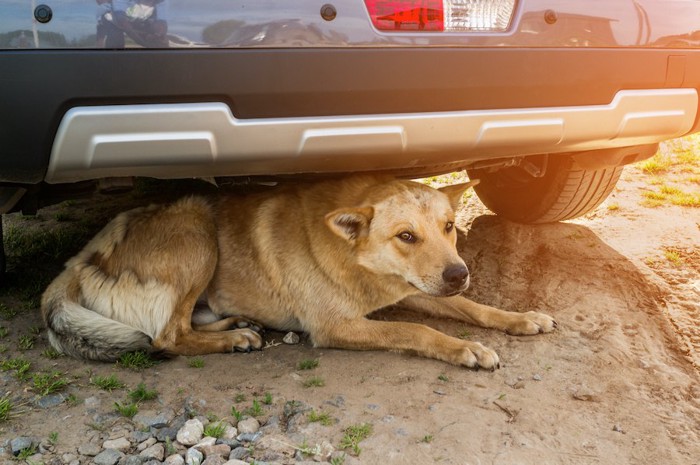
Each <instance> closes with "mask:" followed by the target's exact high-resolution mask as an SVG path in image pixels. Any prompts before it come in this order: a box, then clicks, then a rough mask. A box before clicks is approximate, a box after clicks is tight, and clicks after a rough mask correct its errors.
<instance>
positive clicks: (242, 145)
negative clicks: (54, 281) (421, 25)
mask: <svg viewBox="0 0 700 465" xmlns="http://www.w3.org/2000/svg"><path fill="white" fill-rule="evenodd" d="M697 108H698V94H697V91H696V90H695V89H652V90H623V91H620V92H618V93H617V94H616V95H615V97H614V98H613V100H612V101H611V102H610V103H608V104H606V105H588V106H570V107H550V108H529V109H500V110H471V111H452V112H427V113H404V114H380V115H354V116H333V117H299V118H292V117H288V118H257V119H247V120H244V119H239V118H236V117H234V116H233V114H232V113H231V111H230V109H229V107H228V106H227V105H226V104H223V103H218V102H212V103H175V104H164V105H120V106H94V107H88V106H82V107H77V108H73V109H71V110H70V111H68V113H66V115H65V117H64V118H63V120H62V121H61V124H60V126H59V129H58V134H57V137H56V142H55V144H54V145H53V150H52V153H51V159H50V164H49V169H48V173H47V175H46V181H48V182H52V183H60V182H73V181H80V180H86V179H95V178H101V177H107V176H133V175H137V176H151V177H165V178H182V177H192V176H197V177H208V176H217V175H220V174H221V173H236V174H239V175H269V174H289V173H298V172H347V171H360V170H387V169H396V168H397V167H402V168H413V167H421V166H431V165H436V164H449V163H455V162H464V163H465V165H466V164H468V163H470V162H474V161H484V160H487V159H491V158H499V157H507V156H512V155H513V154H518V155H531V154H538V153H558V152H572V151H587V150H596V149H602V148H611V147H625V146H631V145H647V144H653V143H658V142H660V141H662V140H665V139H670V138H674V137H678V136H681V135H684V134H686V133H687V132H688V131H690V129H691V128H692V127H693V124H694V123H695V119H696V112H697Z"/></svg>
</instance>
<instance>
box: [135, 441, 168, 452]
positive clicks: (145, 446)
mask: <svg viewBox="0 0 700 465" xmlns="http://www.w3.org/2000/svg"><path fill="white" fill-rule="evenodd" d="M156 442H158V441H157V440H156V438H148V439H146V440H145V441H143V442H142V443H141V444H139V445H138V446H136V450H137V451H139V452H141V451H143V450H144V449H148V448H149V447H151V446H152V445H153V444H155V443H156ZM163 442H165V441H163Z"/></svg>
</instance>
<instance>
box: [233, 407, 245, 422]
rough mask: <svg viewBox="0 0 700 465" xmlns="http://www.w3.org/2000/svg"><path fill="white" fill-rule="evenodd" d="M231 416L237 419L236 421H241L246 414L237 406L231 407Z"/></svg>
mask: <svg viewBox="0 0 700 465" xmlns="http://www.w3.org/2000/svg"><path fill="white" fill-rule="evenodd" d="M231 416H232V417H233V418H235V419H236V421H241V420H242V419H243V417H244V416H245V415H244V413H243V412H241V411H240V410H238V409H237V408H236V406H235V405H234V406H232V407H231Z"/></svg>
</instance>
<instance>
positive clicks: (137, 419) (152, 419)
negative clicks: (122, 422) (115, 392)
mask: <svg viewBox="0 0 700 465" xmlns="http://www.w3.org/2000/svg"><path fill="white" fill-rule="evenodd" d="M173 418H175V412H173V411H172V410H165V411H163V412H158V413H156V412H154V411H145V412H139V413H137V414H136V415H135V416H134V418H133V419H132V421H133V422H134V424H135V425H136V428H138V429H148V428H164V427H166V426H168V425H169V424H170V422H171V421H173Z"/></svg>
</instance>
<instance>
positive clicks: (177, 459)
mask: <svg viewBox="0 0 700 465" xmlns="http://www.w3.org/2000/svg"><path fill="white" fill-rule="evenodd" d="M163 465H185V459H184V458H183V457H182V455H180V454H173V455H170V456H168V457H167V458H166V459H165V461H164V462H163Z"/></svg>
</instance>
